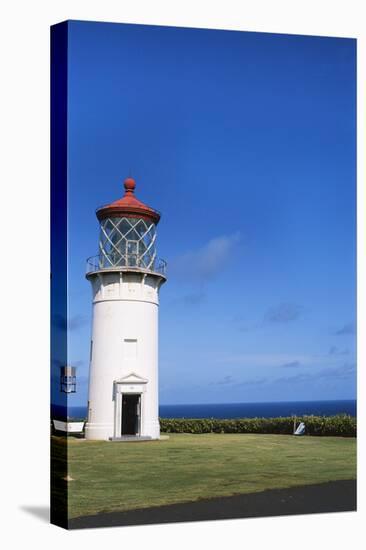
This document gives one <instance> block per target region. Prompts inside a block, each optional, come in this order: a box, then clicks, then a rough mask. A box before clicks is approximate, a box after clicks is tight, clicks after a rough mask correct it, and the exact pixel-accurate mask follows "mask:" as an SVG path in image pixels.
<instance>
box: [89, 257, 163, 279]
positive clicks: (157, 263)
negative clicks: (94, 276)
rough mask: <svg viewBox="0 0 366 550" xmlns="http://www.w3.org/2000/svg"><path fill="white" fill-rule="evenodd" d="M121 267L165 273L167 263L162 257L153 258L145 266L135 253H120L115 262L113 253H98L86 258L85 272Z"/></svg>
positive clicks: (112, 269)
mask: <svg viewBox="0 0 366 550" xmlns="http://www.w3.org/2000/svg"><path fill="white" fill-rule="evenodd" d="M106 260H107V261H106ZM123 268H128V269H142V270H143V271H151V272H152V273H160V274H161V275H166V268H167V263H166V261H165V260H163V259H162V258H155V259H154V261H153V263H152V264H151V265H150V266H149V267H148V268H147V267H146V265H145V264H144V263H143V261H141V260H140V259H139V257H138V255H136V254H125V255H122V256H120V257H119V258H118V262H115V257H114V255H110V256H108V255H107V256H106V255H103V256H102V255H100V254H99V255H97V256H91V257H90V258H88V259H87V260H86V273H93V272H95V271H116V270H118V269H123Z"/></svg>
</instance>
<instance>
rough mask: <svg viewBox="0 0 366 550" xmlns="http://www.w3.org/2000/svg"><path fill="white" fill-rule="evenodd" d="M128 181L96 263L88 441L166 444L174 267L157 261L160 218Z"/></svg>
mask: <svg viewBox="0 0 366 550" xmlns="http://www.w3.org/2000/svg"><path fill="white" fill-rule="evenodd" d="M135 185H136V184H135V181H134V180H133V179H132V178H127V179H126V180H125V182H124V187H125V195H124V197H123V198H121V199H119V200H117V201H115V202H113V203H112V204H109V205H107V206H103V207H102V208H99V209H98V210H97V212H96V214H97V218H98V220H99V222H100V238H99V255H98V256H96V257H94V258H90V259H89V260H88V268H87V274H86V277H87V279H88V280H89V281H90V282H91V285H92V294H93V322H92V339H91V345H90V375H89V402H88V422H87V424H86V429H85V437H86V438H87V439H112V440H119V439H121V440H124V439H131V438H139V439H158V438H159V437H160V428H159V409H158V407H159V400H158V309H159V289H160V286H161V285H162V284H163V283H164V282H165V280H166V277H165V271H166V264H165V262H164V261H163V260H160V259H158V258H157V256H156V246H155V240H156V225H157V224H158V222H159V219H160V214H159V213H158V212H157V211H156V210H153V209H152V208H150V207H149V206H147V205H145V204H143V203H142V202H140V201H139V200H138V199H137V198H136V197H135V195H134V191H135Z"/></svg>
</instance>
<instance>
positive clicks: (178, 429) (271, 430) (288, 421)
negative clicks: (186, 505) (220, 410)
mask: <svg viewBox="0 0 366 550" xmlns="http://www.w3.org/2000/svg"><path fill="white" fill-rule="evenodd" d="M296 421H297V425H298V423H299V422H305V427H306V434H307V435H333V436H343V437H356V418H355V417H354V416H349V415H337V416H301V417H297V418H296ZM293 428H294V419H293V418H292V417H280V418H235V419H222V420H221V419H219V418H160V429H161V431H162V432H166V433H190V434H203V433H238V434H245V433H252V434H292V433H293Z"/></svg>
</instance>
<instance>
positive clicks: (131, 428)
mask: <svg viewBox="0 0 366 550" xmlns="http://www.w3.org/2000/svg"><path fill="white" fill-rule="evenodd" d="M139 423H140V395H136V394H131V395H128V394H124V395H123V396H122V435H138V434H139Z"/></svg>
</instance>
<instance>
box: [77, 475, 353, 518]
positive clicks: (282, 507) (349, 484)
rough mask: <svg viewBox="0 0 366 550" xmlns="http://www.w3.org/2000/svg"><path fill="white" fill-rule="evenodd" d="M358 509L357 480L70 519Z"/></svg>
mask: <svg viewBox="0 0 366 550" xmlns="http://www.w3.org/2000/svg"><path fill="white" fill-rule="evenodd" d="M353 510H356V481H355V480H347V481H331V482H328V483H321V484H317V485H304V486H301V487H292V488H290V489H271V490H268V491H263V492H261V493H250V494H243V495H235V496H232V497H221V498H213V499H207V500H199V501H196V502H188V503H182V504H171V505H169V506H156V507H153V508H144V509H140V510H129V511H127V512H108V513H102V514H97V515H94V516H84V517H80V518H75V519H72V520H70V522H69V528H70V529H83V528H88V527H89V528H90V527H112V526H118V525H119V526H122V525H143V524H152V523H176V522H181V521H207V520H217V519H234V518H251V517H263V516H280V515H290V514H311V513H322V512H345V511H353Z"/></svg>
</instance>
